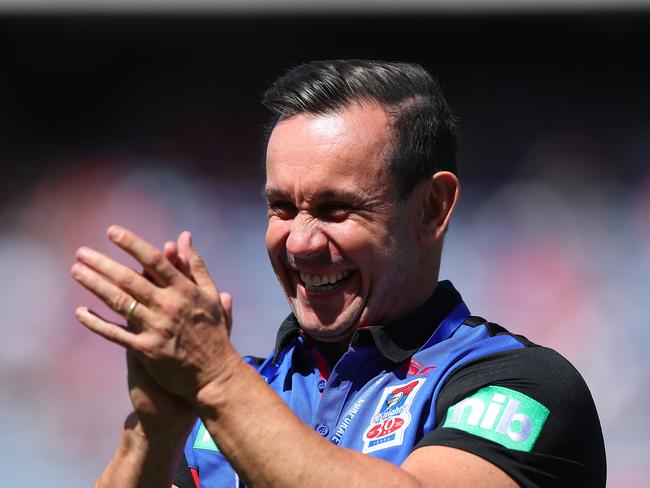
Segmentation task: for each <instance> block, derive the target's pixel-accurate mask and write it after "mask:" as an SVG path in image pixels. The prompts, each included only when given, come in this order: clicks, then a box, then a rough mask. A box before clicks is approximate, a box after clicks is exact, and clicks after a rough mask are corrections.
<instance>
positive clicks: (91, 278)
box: [70, 263, 148, 324]
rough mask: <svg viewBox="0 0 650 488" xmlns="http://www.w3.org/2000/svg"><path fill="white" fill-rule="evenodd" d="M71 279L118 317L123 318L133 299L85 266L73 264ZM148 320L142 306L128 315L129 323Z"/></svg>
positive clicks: (145, 308)
mask: <svg viewBox="0 0 650 488" xmlns="http://www.w3.org/2000/svg"><path fill="white" fill-rule="evenodd" d="M70 274H72V277H73V278H74V279H75V280H76V281H77V282H79V283H80V284H81V285H83V286H84V287H85V288H86V289H87V290H88V291H90V292H91V293H93V294H95V295H97V297H99V298H100V299H101V300H102V301H103V302H104V303H105V304H106V305H108V306H109V307H110V308H111V309H113V310H115V311H116V312H117V313H119V314H120V315H123V316H125V315H126V314H127V312H128V311H129V308H130V307H131V304H132V303H133V300H134V298H133V297H132V296H131V295H129V294H128V293H126V292H125V291H124V290H122V289H120V288H118V287H117V286H115V285H114V284H113V283H111V282H109V281H107V280H106V278H104V277H103V276H102V275H100V274H99V273H97V272H96V271H94V270H93V269H91V268H89V267H88V266H86V265H85V264H82V263H75V264H74V265H73V266H72V269H71V270H70ZM147 318H148V309H147V307H146V306H145V305H144V304H138V305H137V306H136V307H135V309H134V310H131V313H130V314H129V321H131V322H134V323H135V324H141V323H143V322H144V321H146V320H147Z"/></svg>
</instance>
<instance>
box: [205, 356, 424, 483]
mask: <svg viewBox="0 0 650 488" xmlns="http://www.w3.org/2000/svg"><path fill="white" fill-rule="evenodd" d="M234 370H235V371H236V373H235V374H232V375H231V376H229V377H227V378H226V379H222V381H221V382H219V383H216V382H213V383H211V384H210V385H208V386H206V387H204V388H203V389H202V390H201V392H200V394H199V396H198V400H199V403H198V410H199V413H200V416H201V418H202V420H203V422H204V424H205V425H206V428H207V429H208V431H210V433H211V434H212V435H213V437H214V439H215V441H216V442H217V444H218V446H219V450H220V451H221V452H222V453H223V454H224V455H225V456H226V457H227V458H228V460H229V461H230V463H231V465H232V466H233V468H234V469H235V470H236V471H237V472H238V474H239V476H240V477H241V478H242V480H244V481H245V483H246V485H247V486H250V487H279V486H282V487H292V486H296V487H302V486H310V487H320V486H323V487H325V486H328V487H331V486H346V487H356V486H359V487H366V486H377V487H382V486H386V487H394V486H401V487H404V488H408V487H416V486H419V483H418V481H417V480H416V479H415V478H414V477H413V476H412V475H410V474H409V473H407V472H406V471H404V470H402V469H400V468H399V467H397V466H395V465H393V464H390V463H388V462H385V461H383V460H380V459H377V458H373V457H371V456H367V455H364V454H361V453H359V452H355V451H352V450H349V449H344V448H341V447H337V446H335V445H333V444H331V443H330V442H328V441H327V440H325V439H324V438H323V437H321V436H320V435H318V434H317V433H316V432H315V431H313V430H312V429H310V428H309V427H308V426H307V425H305V424H304V423H303V422H302V421H300V420H299V419H298V418H297V417H296V416H295V415H294V414H293V412H291V410H289V408H288V407H287V406H286V405H285V404H284V402H282V400H281V399H280V398H279V397H278V396H277V395H276V394H275V393H274V392H273V391H272V390H271V389H270V388H269V387H268V386H267V385H266V383H265V382H264V381H263V379H262V378H260V377H259V375H258V374H257V373H256V372H255V371H254V370H253V369H252V368H250V367H248V366H246V365H244V364H243V363H242V364H240V365H238V366H237V367H235V368H234ZM289 467H290V469H288V468H289Z"/></svg>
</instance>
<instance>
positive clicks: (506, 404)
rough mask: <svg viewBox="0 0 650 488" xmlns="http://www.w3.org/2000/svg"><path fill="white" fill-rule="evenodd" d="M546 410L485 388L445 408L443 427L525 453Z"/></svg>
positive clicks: (530, 401)
mask: <svg viewBox="0 0 650 488" xmlns="http://www.w3.org/2000/svg"><path fill="white" fill-rule="evenodd" d="M548 414H549V410H548V409H547V408H546V407H545V406H544V405H542V404H541V403H539V402H538V401H536V400H533V399H532V398H530V397H529V396H527V395H524V394H523V393H520V392H518V391H515V390H511V389H509V388H503V387H501V386H487V387H485V388H482V389H480V390H478V391H477V392H476V393H474V394H473V395H472V396H470V397H467V398H465V399H464V400H461V401H460V402H458V403H457V404H456V405H454V406H452V407H450V408H449V410H448V411H447V417H446V418H445V423H444V424H443V427H451V428H454V429H459V430H463V431H465V432H469V433H470V434H473V435H476V436H478V437H483V438H484V439H489V440H491V441H493V442H496V443H498V444H501V445H502V446H504V447H507V448H508V449H515V450H517V451H526V452H529V451H530V450H531V449H532V448H533V446H534V445H535V442H536V441H537V438H538V437H539V434H540V433H541V432H542V427H544V423H545V422H546V418H547V417H548Z"/></svg>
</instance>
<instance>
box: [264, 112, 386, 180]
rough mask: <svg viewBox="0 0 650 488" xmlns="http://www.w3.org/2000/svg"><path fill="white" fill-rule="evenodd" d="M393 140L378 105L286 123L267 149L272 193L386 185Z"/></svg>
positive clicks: (301, 116)
mask: <svg viewBox="0 0 650 488" xmlns="http://www.w3.org/2000/svg"><path fill="white" fill-rule="evenodd" d="M391 136H392V132H391V128H390V124H389V120H388V117H387V115H386V113H385V111H384V110H383V109H382V108H381V107H380V106H379V105H376V104H364V105H353V106H351V107H349V108H347V109H345V110H343V111H342V112H340V113H332V114H326V115H314V114H298V115H294V116H291V117H288V118H286V119H282V120H280V121H279V122H278V123H277V125H276V126H275V128H274V129H273V132H272V133H271V137H270V139H269V143H268V146H267V153H266V175H267V187H271V188H287V187H291V186H295V185H299V186H301V187H307V188H309V190H310V191H317V190H322V191H328V189H330V190H331V188H332V187H337V186H341V185H343V186H350V185H354V186H357V187H359V188H358V189H359V190H360V191H364V187H366V186H368V185H369V184H378V183H381V184H386V175H387V172H386V162H385V161H386V157H387V155H388V152H389V150H390V144H391Z"/></svg>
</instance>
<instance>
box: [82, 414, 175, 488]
mask: <svg viewBox="0 0 650 488" xmlns="http://www.w3.org/2000/svg"><path fill="white" fill-rule="evenodd" d="M129 423H130V422H129V421H128V420H127V426H125V428H124V430H123V432H122V435H121V437H120V443H119V445H118V447H117V450H116V451H115V454H114V455H113V457H112V458H111V460H110V462H109V463H108V465H107V466H106V469H105V470H104V472H103V473H102V474H101V476H100V477H99V478H98V479H97V481H96V482H95V484H94V485H93V486H94V488H108V487H115V486H119V487H122V488H136V487H147V488H150V487H151V488H155V487H164V488H169V486H171V482H172V477H173V474H174V470H175V467H176V464H177V463H178V459H179V456H180V454H181V450H182V447H183V439H184V438H182V437H181V436H180V435H161V436H158V437H157V438H156V439H153V438H150V437H148V436H147V435H145V433H144V432H143V431H142V429H141V428H140V426H139V424H136V425H135V426H129V425H128V424H129Z"/></svg>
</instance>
